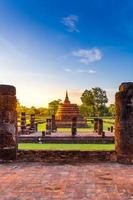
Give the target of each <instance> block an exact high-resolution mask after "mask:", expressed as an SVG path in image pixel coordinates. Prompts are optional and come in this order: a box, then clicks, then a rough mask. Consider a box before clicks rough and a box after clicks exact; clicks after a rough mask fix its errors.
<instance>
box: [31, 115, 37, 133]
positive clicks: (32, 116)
mask: <svg viewBox="0 0 133 200" xmlns="http://www.w3.org/2000/svg"><path fill="white" fill-rule="evenodd" d="M35 130H36V126H35V114H31V115H30V131H31V132H35Z"/></svg>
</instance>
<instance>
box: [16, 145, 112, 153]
mask: <svg viewBox="0 0 133 200" xmlns="http://www.w3.org/2000/svg"><path fill="white" fill-rule="evenodd" d="M18 148H19V149H25V150H26V149H29V150H81V151H84V150H87V151H91V150H92V151H93V150H100V151H102V150H106V151H108V150H114V149H115V145H114V144H33V143H20V144H19V146H18Z"/></svg>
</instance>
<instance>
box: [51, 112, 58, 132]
mask: <svg viewBox="0 0 133 200" xmlns="http://www.w3.org/2000/svg"><path fill="white" fill-rule="evenodd" d="M56 130H57V127H56V122H55V115H52V131H56Z"/></svg>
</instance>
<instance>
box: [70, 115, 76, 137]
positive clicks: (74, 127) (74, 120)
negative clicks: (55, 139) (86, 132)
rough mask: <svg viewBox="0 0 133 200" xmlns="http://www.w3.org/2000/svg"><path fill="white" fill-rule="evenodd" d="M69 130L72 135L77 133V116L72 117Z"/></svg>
mask: <svg viewBox="0 0 133 200" xmlns="http://www.w3.org/2000/svg"><path fill="white" fill-rule="evenodd" d="M71 132H72V136H73V137H74V136H75V135H76V134H77V117H73V118H72V128H71Z"/></svg>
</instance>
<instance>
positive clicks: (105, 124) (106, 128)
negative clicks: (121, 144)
mask: <svg viewBox="0 0 133 200" xmlns="http://www.w3.org/2000/svg"><path fill="white" fill-rule="evenodd" d="M88 125H89V127H88V128H77V131H79V132H91V131H93V130H94V125H93V124H92V123H90V122H89V123H88ZM108 127H111V124H109V123H103V129H104V131H107V130H108ZM45 129H46V124H39V125H38V131H44V130H45ZM58 131H59V132H71V128H58Z"/></svg>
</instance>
